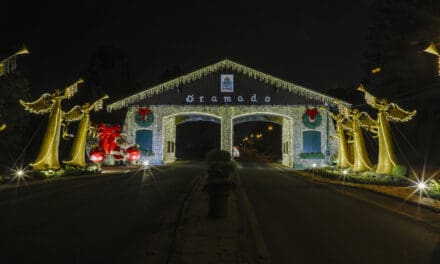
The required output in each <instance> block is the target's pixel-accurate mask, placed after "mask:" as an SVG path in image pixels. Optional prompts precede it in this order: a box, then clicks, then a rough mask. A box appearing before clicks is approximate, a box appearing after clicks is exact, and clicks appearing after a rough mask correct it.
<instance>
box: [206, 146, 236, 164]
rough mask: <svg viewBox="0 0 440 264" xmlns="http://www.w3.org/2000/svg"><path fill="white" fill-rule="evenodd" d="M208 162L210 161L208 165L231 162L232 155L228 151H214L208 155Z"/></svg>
mask: <svg viewBox="0 0 440 264" xmlns="http://www.w3.org/2000/svg"><path fill="white" fill-rule="evenodd" d="M206 160H207V161H208V163H211V162H220V161H223V162H226V161H231V153H229V152H228V151H226V150H217V149H214V150H211V151H210V152H208V154H207V155H206Z"/></svg>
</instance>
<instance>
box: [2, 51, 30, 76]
mask: <svg viewBox="0 0 440 264" xmlns="http://www.w3.org/2000/svg"><path fill="white" fill-rule="evenodd" d="M23 54H29V50H28V49H27V48H26V47H24V46H23V48H21V49H20V50H19V51H17V52H16V53H14V54H13V55H12V56H9V57H7V58H6V59H3V60H2V61H0V76H3V75H6V74H8V73H10V72H12V71H14V70H15V69H16V68H17V56H18V55H23Z"/></svg>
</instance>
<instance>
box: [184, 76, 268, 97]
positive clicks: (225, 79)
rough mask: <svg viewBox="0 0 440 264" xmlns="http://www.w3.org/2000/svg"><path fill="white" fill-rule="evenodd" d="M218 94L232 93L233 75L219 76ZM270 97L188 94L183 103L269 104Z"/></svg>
mask: <svg viewBox="0 0 440 264" xmlns="http://www.w3.org/2000/svg"><path fill="white" fill-rule="evenodd" d="M220 92H221V93H233V92H234V75H233V74H221V76H220ZM270 99H271V98H270V96H264V97H258V96H257V94H255V93H254V94H251V95H250V96H242V95H235V96H229V95H212V96H205V95H195V94H188V95H187V96H186V98H185V102H186V103H188V104H203V103H205V104H221V103H223V104H228V103H238V104H245V103H251V104H252V103H270Z"/></svg>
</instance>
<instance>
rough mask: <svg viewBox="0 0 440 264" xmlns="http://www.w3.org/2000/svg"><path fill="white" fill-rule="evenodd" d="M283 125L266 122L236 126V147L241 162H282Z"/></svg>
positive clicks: (248, 122)
mask: <svg viewBox="0 0 440 264" xmlns="http://www.w3.org/2000/svg"><path fill="white" fill-rule="evenodd" d="M281 135H282V127H281V125H279V124H277V123H273V122H265V121H247V122H242V123H238V124H236V125H234V141H233V142H234V147H238V149H239V151H240V157H239V158H236V159H237V160H240V161H257V162H281V160H282V153H281V150H282V149H281V141H282V139H281Z"/></svg>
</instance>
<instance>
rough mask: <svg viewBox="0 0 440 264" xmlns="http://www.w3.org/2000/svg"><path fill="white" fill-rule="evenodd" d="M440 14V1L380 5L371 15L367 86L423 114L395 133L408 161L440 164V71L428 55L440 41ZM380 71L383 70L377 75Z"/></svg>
mask: <svg viewBox="0 0 440 264" xmlns="http://www.w3.org/2000/svg"><path fill="white" fill-rule="evenodd" d="M439 15H440V2H439V1H429V0H424V1H417V0H386V1H375V3H374V4H373V5H372V6H371V10H370V21H371V27H370V30H369V32H368V35H367V49H366V51H365V62H364V68H365V73H366V76H368V77H367V78H366V79H365V80H364V83H365V84H366V87H367V89H368V90H370V91H371V92H372V93H374V94H375V95H376V96H378V97H386V98H389V99H390V100H391V101H392V102H396V103H398V104H399V105H400V106H402V107H403V108H406V109H408V110H413V109H416V110H417V111H418V112H417V115H416V117H415V119H414V120H413V121H411V122H410V123H404V124H395V127H394V129H393V132H394V134H395V138H396V140H395V142H396V143H397V145H398V149H399V150H400V154H401V155H400V156H401V158H400V159H401V160H402V161H403V162H404V161H405V159H408V161H410V163H413V164H414V163H423V159H424V156H425V153H428V156H427V158H428V162H431V163H435V161H436V160H437V161H438V159H439V154H438V149H439V148H440V144H439V143H438V142H439V141H438V140H436V138H435V137H436V136H437V135H438V134H439V132H440V131H439V129H440V128H439V122H440V119H439V114H438V113H439V111H440V107H439V105H440V104H438V102H437V100H438V98H439V95H440V94H439V89H440V82H439V76H438V71H439V69H438V64H437V58H436V57H435V56H432V55H430V54H427V53H425V52H423V50H424V49H425V48H426V47H427V46H428V45H429V42H430V41H434V42H437V43H438V42H439V41H440V16H439ZM376 67H380V68H381V71H380V72H379V73H377V74H372V73H371V70H372V69H374V68H376Z"/></svg>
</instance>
